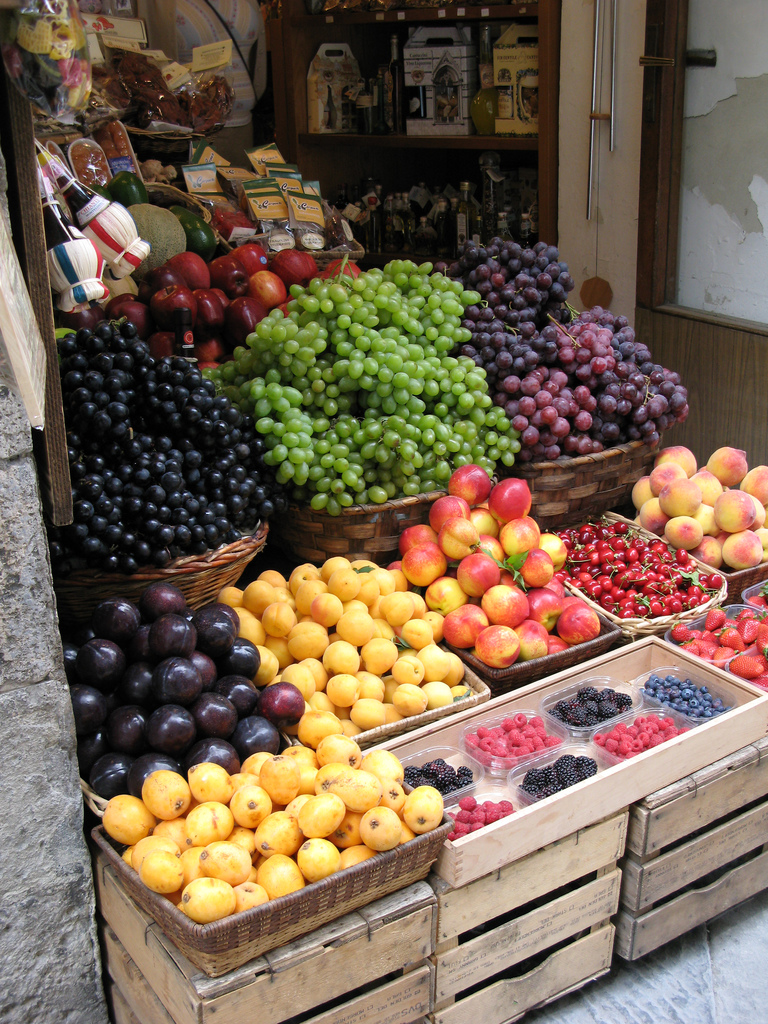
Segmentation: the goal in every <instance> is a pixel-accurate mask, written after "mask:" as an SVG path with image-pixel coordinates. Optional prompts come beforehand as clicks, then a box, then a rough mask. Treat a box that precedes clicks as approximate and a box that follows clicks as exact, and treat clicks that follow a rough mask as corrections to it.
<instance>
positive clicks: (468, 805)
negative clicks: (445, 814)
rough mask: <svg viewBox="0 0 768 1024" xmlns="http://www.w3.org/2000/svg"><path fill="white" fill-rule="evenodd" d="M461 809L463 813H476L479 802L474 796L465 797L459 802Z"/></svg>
mask: <svg viewBox="0 0 768 1024" xmlns="http://www.w3.org/2000/svg"><path fill="white" fill-rule="evenodd" d="M459 807H460V808H461V809H462V811H474V809H475V808H476V807H477V800H475V798H474V797H473V796H463V797H462V798H461V800H459Z"/></svg>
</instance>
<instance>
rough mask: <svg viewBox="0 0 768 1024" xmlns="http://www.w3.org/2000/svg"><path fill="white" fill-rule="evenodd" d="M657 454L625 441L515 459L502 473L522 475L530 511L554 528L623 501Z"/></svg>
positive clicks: (639, 443)
mask: <svg viewBox="0 0 768 1024" xmlns="http://www.w3.org/2000/svg"><path fill="white" fill-rule="evenodd" d="M657 454H658V448H649V447H648V445H647V444H644V443H643V442H642V441H631V442H630V443H629V444H620V445H616V446H615V447H614V448H606V449H605V450H604V451H602V452H598V453H597V454H595V455H580V456H579V457H578V458H575V459H567V458H560V459H555V460H554V461H553V462H516V463H515V465H514V467H513V468H512V469H511V470H510V472H509V473H508V474H507V475H508V476H519V477H522V478H523V479H524V480H525V481H527V483H528V486H529V487H530V489H531V494H532V497H533V502H532V505H531V513H530V514H531V515H532V516H533V518H534V519H535V520H536V522H537V523H538V524H539V526H540V527H541V529H542V530H552V529H560V528H561V527H563V526H574V525H575V524H576V523H583V522H584V521H585V520H586V519H588V518H590V516H596V515H601V514H602V513H603V512H607V511H608V510H609V509H613V508H619V507H620V506H621V505H624V504H625V503H626V502H627V501H629V498H630V495H631V494H632V488H633V487H634V485H635V483H636V482H637V481H638V480H639V478H640V477H641V476H645V475H646V474H647V473H649V472H650V470H651V468H652V466H653V460H654V459H655V458H656V455H657Z"/></svg>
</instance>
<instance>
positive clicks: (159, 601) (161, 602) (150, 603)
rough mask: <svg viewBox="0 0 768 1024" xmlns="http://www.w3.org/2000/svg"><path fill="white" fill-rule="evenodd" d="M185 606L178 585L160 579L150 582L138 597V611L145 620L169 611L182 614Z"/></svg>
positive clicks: (147, 620) (185, 602) (148, 620)
mask: <svg viewBox="0 0 768 1024" xmlns="http://www.w3.org/2000/svg"><path fill="white" fill-rule="evenodd" d="M186 608H187V599H186V597H184V595H183V594H182V592H181V591H180V590H179V589H178V587H174V586H173V585H172V584H171V583H164V582H163V581H162V580H158V581H157V582H156V583H150V585H149V586H148V587H147V589H146V590H145V591H144V593H143V594H142V595H141V597H140V598H139V611H140V612H141V616H142V618H143V619H144V620H145V621H146V622H153V621H154V620H155V619H156V618H158V616H160V615H167V614H168V613H169V612H174V613H175V614H176V615H183V614H184V612H185V611H186Z"/></svg>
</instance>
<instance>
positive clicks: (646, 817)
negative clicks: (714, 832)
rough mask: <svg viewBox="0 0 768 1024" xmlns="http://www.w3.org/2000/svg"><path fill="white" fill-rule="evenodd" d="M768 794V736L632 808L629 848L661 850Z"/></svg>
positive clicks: (641, 851)
mask: <svg viewBox="0 0 768 1024" xmlns="http://www.w3.org/2000/svg"><path fill="white" fill-rule="evenodd" d="M766 795H768V738H763V739H760V740H757V741H756V742H755V743H751V744H749V745H748V746H746V747H742V748H741V750H737V751H736V752H735V753H733V754H729V755H728V756H727V757H723V758H721V759H720V760H719V761H715V762H714V763H713V764H710V765H707V766H706V767H704V768H702V769H701V770H700V771H698V772H695V773H694V774H693V775H688V776H686V778H684V779H680V781H679V782H674V783H673V784H672V785H671V786H666V787H665V788H664V789H660V790H659V791H658V792H656V793H651V794H650V796H648V797H646V798H645V799H644V800H642V801H641V802H640V803H637V804H633V806H632V807H630V809H629V828H628V830H627V850H631V851H632V853H634V854H636V856H637V857H644V856H646V855H648V854H651V853H654V852H658V851H660V850H663V849H664V847H665V846H669V845H670V844H671V843H675V842H677V841H678V840H679V839H682V838H683V836H687V835H690V834H691V833H692V832H697V831H698V830H699V829H702V828H706V826H707V825H710V824H712V823H713V822H715V821H717V820H718V819H719V818H724V817H725V816H726V815H728V814H731V813H732V812H733V811H735V810H738V808H739V807H744V806H745V805H746V804H749V803H752V802H753V801H754V800H759V799H760V798H761V797H763V796H766Z"/></svg>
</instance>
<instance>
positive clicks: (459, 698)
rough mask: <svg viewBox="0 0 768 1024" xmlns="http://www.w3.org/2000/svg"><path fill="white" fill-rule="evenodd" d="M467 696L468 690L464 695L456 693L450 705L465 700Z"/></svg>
mask: <svg viewBox="0 0 768 1024" xmlns="http://www.w3.org/2000/svg"><path fill="white" fill-rule="evenodd" d="M468 696H469V690H467V692H466V693H457V694H456V696H455V697H454V698H453V701H452V703H453V704H455V703H456V702H457V701H459V700H466V699H467V697H468Z"/></svg>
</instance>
